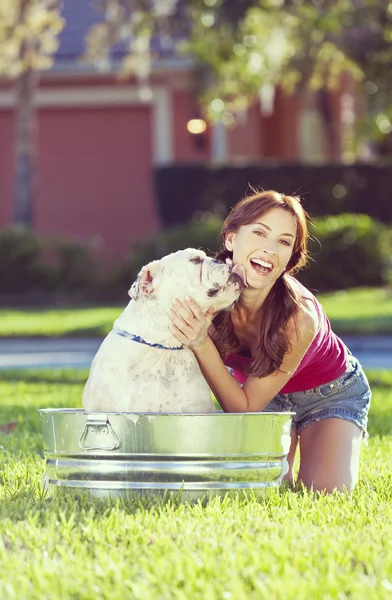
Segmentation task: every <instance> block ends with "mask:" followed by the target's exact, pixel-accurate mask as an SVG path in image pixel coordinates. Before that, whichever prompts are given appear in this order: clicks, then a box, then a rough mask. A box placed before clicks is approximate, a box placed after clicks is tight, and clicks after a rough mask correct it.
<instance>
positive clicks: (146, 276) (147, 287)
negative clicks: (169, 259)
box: [128, 261, 159, 300]
mask: <svg viewBox="0 0 392 600" xmlns="http://www.w3.org/2000/svg"><path fill="white" fill-rule="evenodd" d="M158 271H159V265H158V261H154V262H152V263H150V264H149V265H146V266H145V267H143V268H142V270H141V271H140V273H139V275H138V276H137V278H136V280H135V282H134V283H133V284H132V286H131V289H130V290H129V291H128V295H129V296H130V297H131V298H132V300H137V299H138V298H139V296H140V294H145V295H146V296H148V295H149V294H152V293H153V292H154V279H156V275H157V273H158Z"/></svg>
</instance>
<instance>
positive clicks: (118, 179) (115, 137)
mask: <svg viewBox="0 0 392 600" xmlns="http://www.w3.org/2000/svg"><path fill="white" fill-rule="evenodd" d="M150 111H151V109H150V108H149V107H146V106H130V107H113V108H98V109H97V108H72V109H58V108H53V109H45V110H41V111H40V114H39V194H38V200H37V206H36V209H35V211H34V220H35V227H36V230H37V232H38V233H40V234H49V233H50V234H52V233H55V234H61V235H68V236H71V237H72V238H74V239H85V238H88V237H93V236H95V237H96V238H97V239H98V240H100V241H101V243H102V248H103V249H104V252H105V255H106V256H107V257H108V258H109V259H110V258H113V257H120V256H123V255H124V254H125V252H126V251H127V250H128V248H129V245H130V243H131V242H132V241H135V240H140V239H143V238H145V237H147V236H149V235H151V234H153V232H154V231H156V229H157V227H158V217H157V213H156V208H155V202H154V197H153V182H152V148H151V113H150Z"/></svg>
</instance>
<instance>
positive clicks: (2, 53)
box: [0, 0, 64, 78]
mask: <svg viewBox="0 0 392 600" xmlns="http://www.w3.org/2000/svg"><path fill="white" fill-rule="evenodd" d="M63 24H64V21H63V19H62V18H61V17H60V1H59V0H1V2H0V75H2V76H6V77H10V78H16V77H18V76H19V75H20V74H21V73H23V72H25V71H28V70H31V71H36V70H43V69H49V68H50V67H51V66H52V64H53V55H54V53H55V52H56V50H57V49H58V41H57V36H58V34H59V33H60V32H61V30H62V28H63Z"/></svg>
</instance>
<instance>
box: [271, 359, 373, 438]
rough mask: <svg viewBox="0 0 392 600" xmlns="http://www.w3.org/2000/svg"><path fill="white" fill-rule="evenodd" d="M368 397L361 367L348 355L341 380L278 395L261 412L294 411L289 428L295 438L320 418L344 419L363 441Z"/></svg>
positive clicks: (369, 398) (365, 433)
mask: <svg viewBox="0 0 392 600" xmlns="http://www.w3.org/2000/svg"><path fill="white" fill-rule="evenodd" d="M371 396H372V393H371V390H370V387H369V382H368V380H367V377H366V375H365V373H364V371H363V369H362V366H361V364H360V363H359V361H358V360H357V359H356V358H355V357H354V356H353V355H352V354H349V357H348V367H347V371H346V372H345V373H344V374H343V375H342V376H341V377H339V378H338V379H335V380H334V381H331V382H329V383H326V384H324V385H321V386H319V387H316V388H313V389H310V390H304V391H303V392H294V393H292V394H278V395H277V396H275V398H273V399H272V400H271V402H270V403H269V404H267V406H266V407H265V408H264V411H263V412H283V411H292V412H294V413H295V415H294V416H293V422H292V427H293V428H294V429H295V431H296V432H297V433H298V435H300V434H301V432H302V431H303V430H304V429H305V427H309V426H310V425H313V423H317V421H321V420H322V419H330V418H335V419H336V418H338V419H344V420H345V421H350V422H351V423H355V425H358V427H359V428H360V429H362V431H363V434H364V438H365V439H366V438H367V437H368V433H367V421H368V412H369V407H370V400H371Z"/></svg>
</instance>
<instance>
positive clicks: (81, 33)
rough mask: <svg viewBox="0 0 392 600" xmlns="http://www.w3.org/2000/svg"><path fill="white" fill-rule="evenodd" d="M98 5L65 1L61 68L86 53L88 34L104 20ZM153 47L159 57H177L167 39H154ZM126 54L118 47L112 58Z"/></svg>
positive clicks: (58, 62) (83, 0) (86, 0)
mask: <svg viewBox="0 0 392 600" xmlns="http://www.w3.org/2000/svg"><path fill="white" fill-rule="evenodd" d="M96 4H97V2H96V0H95V1H94V0H63V7H62V11H61V14H62V16H63V17H64V19H65V21H66V23H65V26H64V29H63V31H62V32H61V34H60V36H59V41H60V47H59V49H58V51H57V53H56V66H58V67H61V65H65V64H67V65H69V64H70V63H78V62H79V59H80V57H81V56H82V55H83V54H84V52H85V39H86V35H87V32H88V31H89V29H90V27H91V26H92V25H95V24H96V23H100V22H102V21H103V20H104V14H103V12H102V11H100V10H98V9H97V8H96V6H95V5H96ZM168 42H169V43H168ZM152 47H153V50H154V52H157V53H158V54H159V56H162V57H170V58H174V57H175V45H174V42H172V41H171V40H168V39H167V38H163V39H159V38H155V39H153V40H152ZM124 53H125V50H122V49H121V47H117V48H116V49H115V50H114V51H113V52H112V56H113V58H121V56H123V55H124ZM75 66H76V65H75ZM55 68H56V67H55Z"/></svg>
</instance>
